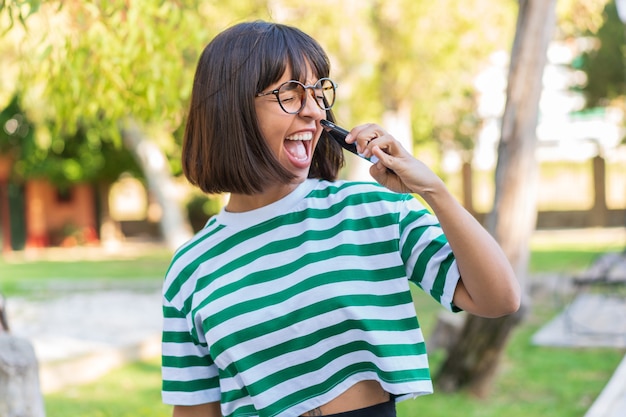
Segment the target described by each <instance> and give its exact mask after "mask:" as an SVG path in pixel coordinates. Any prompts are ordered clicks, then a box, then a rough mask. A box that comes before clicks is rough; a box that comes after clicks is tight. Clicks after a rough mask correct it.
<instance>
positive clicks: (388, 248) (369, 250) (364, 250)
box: [197, 214, 397, 299]
mask: <svg viewBox="0 0 626 417" xmlns="http://www.w3.org/2000/svg"><path fill="white" fill-rule="evenodd" d="M394 222H395V219H394V216H393V215H388V214H385V215H381V216H378V217H370V218H365V219H359V220H353V219H346V220H344V221H342V222H341V223H339V224H337V225H335V226H334V227H332V228H330V229H327V230H307V231H305V232H303V233H302V234H301V235H299V236H295V237H292V238H289V239H283V240H276V241H273V242H269V243H268V244H266V245H263V246H261V247H260V248H258V249H256V250H254V251H251V252H247V253H244V254H242V256H240V257H239V258H237V259H234V260H233V261H232V262H230V263H228V264H226V265H224V266H223V267H221V268H219V269H217V270H215V271H213V272H212V273H211V274H210V275H208V276H205V277H202V278H199V279H198V284H197V288H206V287H207V286H208V284H209V283H210V282H211V281H212V280H213V277H214V276H224V275H226V274H229V273H231V272H232V271H233V270H235V269H238V268H240V267H241V266H242V265H246V264H248V263H250V262H253V261H254V260H256V259H259V258H262V257H264V256H268V255H273V254H277V253H282V252H285V251H287V250H290V249H294V248H297V247H299V246H300V245H301V244H302V243H303V242H314V241H323V240H332V239H333V238H334V237H336V236H337V235H339V234H341V233H342V232H344V231H346V230H355V231H359V230H363V228H364V226H367V227H365V228H367V229H369V228H372V226H374V227H386V226H390V225H393V224H394ZM241 239H243V237H241ZM242 241H243V240H242ZM396 250H397V245H396V244H395V242H394V244H393V245H390V244H389V243H387V242H378V243H373V244H369V245H352V244H351V245H343V246H339V247H335V248H330V249H328V250H325V251H320V252H316V253H309V254H305V255H304V256H303V257H301V258H300V259H296V260H294V261H293V262H291V263H290V264H286V265H283V266H281V267H280V268H275V269H271V270H266V271H261V272H259V273H258V274H253V275H250V276H248V277H246V278H245V279H243V280H238V281H237V282H235V283H232V284H230V285H226V286H224V287H222V288H220V289H219V290H218V291H216V292H215V293H214V294H213V295H212V296H213V298H214V299H217V298H220V297H221V296H223V295H225V294H230V293H232V292H233V291H234V290H235V289H237V288H239V287H245V286H247V285H250V284H251V283H259V281H258V279H259V278H261V277H260V276H259V275H263V277H264V278H263V281H261V282H267V281H269V280H271V279H272V278H273V277H281V276H283V275H286V274H289V273H291V272H293V271H295V270H297V269H299V268H301V267H302V265H303V263H310V262H317V261H319V260H323V259H328V258H334V257H336V256H339V255H357V254H358V255H377V254H379V253H390V252H394V251H396ZM381 251H382V252H381ZM281 269H282V270H281ZM270 272H271V273H270ZM252 277H253V278H252Z"/></svg>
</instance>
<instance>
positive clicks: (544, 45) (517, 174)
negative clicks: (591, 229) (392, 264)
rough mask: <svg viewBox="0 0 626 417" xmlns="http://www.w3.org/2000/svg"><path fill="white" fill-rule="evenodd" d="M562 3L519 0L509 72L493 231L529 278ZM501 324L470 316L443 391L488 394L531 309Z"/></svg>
mask: <svg viewBox="0 0 626 417" xmlns="http://www.w3.org/2000/svg"><path fill="white" fill-rule="evenodd" d="M555 7H556V0H520V2H519V12H518V20H517V29H516V33H515V41H514V43H513V48H512V53H511V63H510V67H509V76H508V87H507V103H506V106H505V111H504V116H503V120H502V133H501V140H500V145H499V147H498V162H497V166H496V174H495V182H496V186H495V189H496V194H495V197H494V207H493V210H492V211H491V213H490V214H489V216H488V218H487V222H486V223H487V224H486V227H487V229H488V230H489V231H490V232H491V233H492V235H493V236H494V237H495V238H496V240H497V241H498V242H499V243H500V245H501V246H502V248H503V250H504V252H505V254H506V255H507V257H508V259H509V261H510V262H511V264H512V266H513V268H514V270H515V272H516V275H517V277H518V278H519V279H520V281H522V287H523V288H524V285H523V282H524V280H525V277H526V275H527V266H528V257H529V240H530V236H531V233H532V231H533V230H534V227H535V222H536V213H537V210H536V203H535V186H536V178H537V167H536V164H535V159H534V151H535V144H536V133H535V130H536V126H537V118H538V108H539V98H540V95H541V91H542V75H543V69H544V66H545V64H546V60H547V49H548V44H549V43H550V41H551V40H552V36H553V33H554V29H555V24H556V13H555V11H556V9H555ZM523 298H524V299H523V304H522V308H521V309H520V311H519V312H518V313H517V314H513V315H510V316H507V317H503V318H499V319H485V318H479V317H476V316H471V315H470V316H468V317H467V319H466V322H465V325H464V327H463V329H462V330H461V333H460V334H459V341H460V342H459V343H456V344H454V345H453V346H452V347H451V349H450V350H449V352H448V355H447V358H446V360H445V361H444V363H443V365H442V367H441V369H440V370H439V374H438V377H437V381H438V384H439V386H440V387H441V388H442V389H443V390H445V391H452V390H457V389H459V388H461V387H467V388H468V389H469V390H470V391H471V392H473V393H475V394H476V395H478V396H485V395H486V394H487V393H488V391H489V389H490V386H491V381H492V379H493V376H494V373H495V370H496V369H497V365H498V362H499V358H500V356H501V354H502V352H503V349H504V347H505V345H506V341H507V340H508V337H509V335H510V334H511V332H512V330H513V329H514V328H515V326H516V325H517V323H518V322H519V321H520V320H521V318H522V316H523V315H524V312H525V311H526V303H527V302H528V299H527V297H525V296H524V297H523Z"/></svg>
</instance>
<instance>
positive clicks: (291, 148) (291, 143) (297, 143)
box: [284, 132, 313, 163]
mask: <svg viewBox="0 0 626 417" xmlns="http://www.w3.org/2000/svg"><path fill="white" fill-rule="evenodd" d="M285 139H286V140H285V144H284V147H285V151H287V154H289V156H290V157H291V159H292V160H293V161H295V162H301V163H302V162H307V161H308V160H309V155H310V153H311V143H312V140H313V133H312V132H301V133H296V134H293V135H291V136H287V137H286V138H285Z"/></svg>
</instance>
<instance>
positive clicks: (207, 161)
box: [182, 21, 344, 194]
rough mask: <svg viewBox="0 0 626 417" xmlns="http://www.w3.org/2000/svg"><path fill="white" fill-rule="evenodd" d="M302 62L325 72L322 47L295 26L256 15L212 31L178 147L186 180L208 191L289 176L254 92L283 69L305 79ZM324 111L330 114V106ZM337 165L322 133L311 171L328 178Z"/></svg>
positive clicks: (256, 186)
mask: <svg viewBox="0 0 626 417" xmlns="http://www.w3.org/2000/svg"><path fill="white" fill-rule="evenodd" d="M307 65H310V67H311V68H312V70H313V71H314V72H315V74H314V75H315V76H317V77H318V78H322V77H328V76H329V72H330V63H329V60H328V57H327V55H326V53H325V52H324V50H323V49H322V48H321V46H320V45H319V44H318V43H317V42H316V41H315V40H314V39H313V38H311V37H310V36H309V35H307V34H305V33H304V32H302V31H300V30H299V29H296V28H294V27H291V26H286V25H281V24H276V23H268V22H263V21H255V22H247V23H240V24H237V25H235V26H232V27H230V28H229V29H226V30H225V31H223V32H222V33H220V34H219V35H217V36H216V37H215V38H214V39H213V40H212V41H211V42H210V43H209V44H208V45H207V46H206V48H205V49H204V51H203V52H202V55H201V56H200V59H199V61H198V66H197V68H196V74H195V78H194V83H193V89H192V93H191V103H190V108H189V115H188V118H187V124H186V127H185V134H184V141H183V149H182V167H183V172H184V174H185V176H186V177H187V179H188V180H189V182H191V183H192V184H194V185H196V186H198V187H199V188H200V189H201V190H202V191H204V192H206V193H221V192H233V193H242V194H255V193H259V192H261V191H263V189H264V188H265V187H266V186H267V185H268V184H272V183H275V182H280V183H284V184H287V183H289V182H290V181H291V180H293V175H292V174H291V173H290V172H289V171H287V170H286V169H284V168H283V167H282V166H281V165H280V163H279V162H278V160H277V159H276V157H275V156H274V154H273V153H272V151H271V150H270V149H269V147H268V146H267V144H266V142H265V140H264V139H263V135H262V134H261V131H260V129H259V127H258V119H257V114H256V111H255V107H254V99H255V95H256V94H257V93H259V92H261V91H264V90H265V89H267V87H268V86H270V85H271V84H273V83H275V82H277V81H278V80H279V79H280V78H281V77H282V76H283V74H284V73H285V71H286V70H287V69H290V70H291V71H292V78H293V79H296V80H300V81H304V80H305V79H306V76H307V74H306V69H307ZM326 118H327V119H329V120H331V121H334V116H333V114H332V112H331V111H327V114H326ZM343 164H344V158H343V153H342V148H341V147H340V146H339V144H337V143H336V142H335V141H334V140H332V139H331V138H330V137H329V136H328V135H327V134H326V132H323V133H322V137H321V138H320V140H319V142H318V144H317V148H316V149H315V152H314V154H313V160H312V164H311V169H310V171H309V178H321V179H327V180H333V179H335V178H336V177H337V174H338V172H339V169H340V168H341V167H342V166H343Z"/></svg>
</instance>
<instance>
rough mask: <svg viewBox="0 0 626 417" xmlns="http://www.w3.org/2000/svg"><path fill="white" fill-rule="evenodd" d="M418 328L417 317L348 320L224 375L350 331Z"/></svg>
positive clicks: (260, 354) (239, 363) (260, 353)
mask: <svg viewBox="0 0 626 417" xmlns="http://www.w3.org/2000/svg"><path fill="white" fill-rule="evenodd" d="M416 327H417V322H416V319H415V317H408V318H405V319H400V320H381V319H366V320H346V321H343V322H341V323H337V324H335V325H332V326H328V327H325V328H322V329H319V330H317V331H315V332H313V333H311V334H308V335H304V336H302V337H299V338H297V339H293V340H290V341H286V342H283V343H280V344H278V345H275V346H272V347H269V348H267V349H265V350H261V351H258V352H254V353H252V354H251V355H248V356H246V357H244V358H242V359H240V360H238V361H236V362H234V363H231V364H230V365H229V366H228V367H226V369H224V373H225V374H226V375H227V376H234V375H236V374H237V373H238V372H245V371H247V370H248V369H250V368H252V367H254V366H256V365H258V364H259V363H262V362H265V361H266V360H268V359H272V358H275V357H278V356H280V355H283V354H284V353H285V352H289V351H297V350H301V349H306V348H308V347H310V346H313V345H314V344H316V343H318V342H319V341H320V340H325V339H329V338H331V337H334V336H337V335H339V334H341V333H345V332H346V331H348V330H363V331H381V330H382V331H392V332H404V331H412V330H414V329H415V328H416ZM422 347H423V349H421V350H419V351H418V353H420V354H421V353H426V349H425V346H422Z"/></svg>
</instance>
